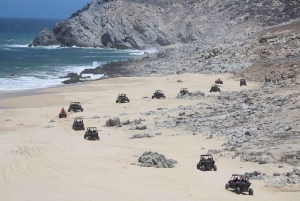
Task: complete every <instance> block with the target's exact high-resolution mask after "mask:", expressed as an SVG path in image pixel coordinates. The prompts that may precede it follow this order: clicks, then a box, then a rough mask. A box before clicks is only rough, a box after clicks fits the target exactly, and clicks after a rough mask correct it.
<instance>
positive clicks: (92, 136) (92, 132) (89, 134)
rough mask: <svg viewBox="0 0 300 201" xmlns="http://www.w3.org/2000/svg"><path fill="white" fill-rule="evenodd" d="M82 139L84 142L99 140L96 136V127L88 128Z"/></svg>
mask: <svg viewBox="0 0 300 201" xmlns="http://www.w3.org/2000/svg"><path fill="white" fill-rule="evenodd" d="M84 139H86V140H100V138H99V135H98V129H97V127H88V128H87V130H86V132H85V134H84Z"/></svg>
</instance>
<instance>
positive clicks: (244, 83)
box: [240, 79, 247, 87]
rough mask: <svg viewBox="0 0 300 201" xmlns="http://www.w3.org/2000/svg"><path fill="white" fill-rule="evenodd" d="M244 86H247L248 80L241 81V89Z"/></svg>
mask: <svg viewBox="0 0 300 201" xmlns="http://www.w3.org/2000/svg"><path fill="white" fill-rule="evenodd" d="M243 85H245V86H247V83H246V80H245V79H240V87H241V86H243Z"/></svg>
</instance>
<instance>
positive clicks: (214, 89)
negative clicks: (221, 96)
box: [209, 84, 221, 92]
mask: <svg viewBox="0 0 300 201" xmlns="http://www.w3.org/2000/svg"><path fill="white" fill-rule="evenodd" d="M209 92H221V89H220V88H219V86H218V85H216V84H213V85H211V88H210V91H209Z"/></svg>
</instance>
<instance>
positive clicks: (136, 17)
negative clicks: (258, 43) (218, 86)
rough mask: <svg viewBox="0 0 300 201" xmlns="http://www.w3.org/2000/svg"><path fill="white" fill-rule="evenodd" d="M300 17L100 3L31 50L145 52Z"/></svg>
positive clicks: (200, 0)
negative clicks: (70, 48) (63, 48)
mask: <svg viewBox="0 0 300 201" xmlns="http://www.w3.org/2000/svg"><path fill="white" fill-rule="evenodd" d="M299 16H300V2H299V1H297V0H263V1H258V0H242V1H241V0H223V1H217V0H173V1H166V0H152V1H146V0H94V1H92V2H91V3H88V4H87V5H86V6H85V7H84V8H82V9H81V10H78V11H76V12H75V13H74V14H73V15H72V16H71V17H70V18H69V19H67V20H65V21H63V22H61V23H58V24H56V25H55V27H54V28H53V30H52V31H47V30H43V31H42V32H41V33H40V34H39V35H38V36H37V37H36V38H35V39H34V41H33V42H32V43H31V44H30V46H40V45H58V44H59V45H61V46H73V45H76V46H79V47H85V46H90V47H115V48H119V49H126V48H135V49H145V48H146V47H148V46H167V45H170V44H176V43H192V42H195V41H198V40H201V41H205V42H207V43H211V42H212V41H211V39H212V38H213V39H214V41H217V40H218V39H220V38H222V39H224V38H227V37H231V36H233V35H234V36H238V35H245V34H247V33H250V32H253V31H256V30H258V29H261V28H264V27H265V26H270V25H276V24H279V23H282V22H285V21H289V20H290V19H296V18H298V17H299Z"/></svg>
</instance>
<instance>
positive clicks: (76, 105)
mask: <svg viewBox="0 0 300 201" xmlns="http://www.w3.org/2000/svg"><path fill="white" fill-rule="evenodd" d="M71 110H73V111H74V112H77V111H81V112H83V108H82V106H81V104H80V102H71V103H70V106H69V109H68V112H71Z"/></svg>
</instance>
